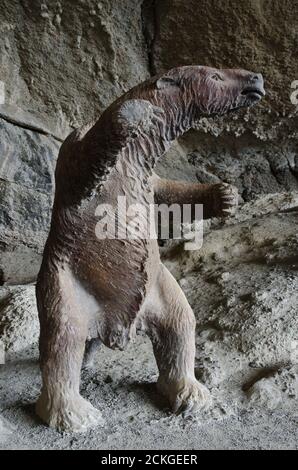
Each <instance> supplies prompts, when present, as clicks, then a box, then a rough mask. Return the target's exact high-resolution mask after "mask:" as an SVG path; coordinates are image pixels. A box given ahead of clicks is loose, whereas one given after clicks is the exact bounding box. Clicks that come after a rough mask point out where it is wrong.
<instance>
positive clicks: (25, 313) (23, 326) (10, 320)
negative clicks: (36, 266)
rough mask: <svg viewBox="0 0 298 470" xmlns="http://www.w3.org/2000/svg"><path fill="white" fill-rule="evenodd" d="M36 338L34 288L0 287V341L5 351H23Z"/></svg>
mask: <svg viewBox="0 0 298 470" xmlns="http://www.w3.org/2000/svg"><path fill="white" fill-rule="evenodd" d="M38 337H39V322H38V315H37V308H36V299H35V286H33V285H31V286H14V287H0V340H1V341H2V343H3V344H4V347H5V350H6V351H7V352H9V353H17V352H19V351H23V350H24V349H26V348H27V347H28V346H31V345H32V344H36V343H37V341H38Z"/></svg>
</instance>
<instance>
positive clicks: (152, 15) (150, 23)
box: [141, 0, 158, 75]
mask: <svg viewBox="0 0 298 470" xmlns="http://www.w3.org/2000/svg"><path fill="white" fill-rule="evenodd" d="M141 15H142V28H143V34H144V38H145V43H146V47H147V53H148V67H149V72H150V74H151V75H156V73H157V72H156V67H155V63H154V45H155V40H156V36H157V31H158V19H157V14H156V0H144V1H143V3H142V8H141Z"/></svg>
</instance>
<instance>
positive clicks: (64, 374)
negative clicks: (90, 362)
mask: <svg viewBox="0 0 298 470" xmlns="http://www.w3.org/2000/svg"><path fill="white" fill-rule="evenodd" d="M68 276H69V274H68V273H67V272H65V271H63V270H60V272H59V270H57V272H55V273H52V272H51V271H50V269H47V270H45V271H44V274H42V275H40V276H39V280H38V282H37V286H36V293H37V305H38V311H39V319H40V367H41V372H42V382H43V383H42V391H41V395H40V397H39V399H38V402H37V404H36V412H37V414H38V415H39V417H40V418H41V419H42V420H43V421H45V422H46V423H48V424H49V426H51V427H54V428H56V429H57V430H59V431H72V432H83V431H85V430H86V429H87V428H88V427H91V426H95V425H98V424H101V423H102V421H103V420H102V417H101V413H100V412H99V411H98V410H97V409H95V408H94V407H93V406H92V405H91V403H89V402H88V401H87V400H85V399H84V398H83V397H82V396H81V395H80V392H79V386H80V372H81V366H82V359H83V354H84V348H85V341H86V336H87V320H86V318H87V315H86V312H80V309H79V306H78V304H77V302H76V298H75V291H74V287H73V285H72V282H71V280H70V279H69V277H68Z"/></svg>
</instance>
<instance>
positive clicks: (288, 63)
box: [0, 0, 298, 283]
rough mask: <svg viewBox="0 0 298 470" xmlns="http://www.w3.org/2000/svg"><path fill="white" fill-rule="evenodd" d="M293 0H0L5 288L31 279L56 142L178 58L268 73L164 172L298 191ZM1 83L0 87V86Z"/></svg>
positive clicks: (182, 148)
mask: <svg viewBox="0 0 298 470" xmlns="http://www.w3.org/2000/svg"><path fill="white" fill-rule="evenodd" d="M297 14H298V2H297V1H294V2H293V1H289V0H285V1H283V2H280V1H278V0H270V1H266V0H249V1H244V0H241V1H239V0H237V1H236V0H232V1H229V2H227V1H223V0H216V1H215V0H211V1H210V0H201V1H200V2H197V1H196V0H189V1H188V2H185V1H184V0H158V1H156V0H143V1H141V0H121V2H112V1H111V0H102V1H95V0H76V1H73V0H63V1H57V0H3V1H2V3H1V7H0V20H1V21H0V29H1V35H0V65H1V66H0V81H1V82H2V84H4V85H1V83H0V85H1V88H0V90H3V92H4V96H2V95H3V93H0V118H1V122H0V135H1V139H0V194H1V200H0V207H1V214H0V254H1V258H0V283H1V282H2V283H3V282H6V283H20V282H28V281H30V280H32V279H34V277H35V275H36V271H37V269H38V265H39V262H40V253H41V251H42V247H43V243H44V239H45V236H46V233H47V230H48V224H49V220H50V212H51V204H52V193H53V168H54V165H55V160H56V158H57V153H58V148H59V145H60V141H61V140H63V138H65V136H66V135H67V134H68V132H69V131H70V130H71V129H72V128H73V127H77V126H79V125H81V124H82V123H84V122H86V121H89V120H91V119H93V118H94V117H96V116H99V115H100V113H101V112H102V111H103V109H105V108H106V107H107V106H108V105H109V103H111V102H112V101H113V100H114V99H115V98H116V97H117V96H119V95H121V94H122V93H123V92H124V91H126V90H127V89H129V88H131V87H132V86H133V85H135V84H136V83H138V82H140V81H142V80H144V79H146V78H147V77H148V76H150V74H154V73H156V72H160V71H163V70H166V69H168V68H171V67H173V66H177V65H184V64H191V63H196V64H208V65H214V66H216V67H242V68H247V69H251V70H256V71H258V72H259V71H261V72H262V73H263V74H264V77H265V81H266V88H267V91H268V95H267V97H266V99H265V100H264V101H263V102H262V104H261V105H260V106H258V107H257V108H254V109H253V110H251V111H245V112H241V113H239V114H237V115H235V116H231V118H228V119H227V118H225V119H216V120H205V119H203V120H202V122H201V123H200V125H199V126H198V129H197V130H196V131H192V132H190V133H189V134H188V135H186V136H185V137H184V138H183V139H181V141H180V142H179V143H177V145H176V146H175V147H174V148H173V149H172V150H171V151H170V152H169V154H168V155H167V157H166V158H165V159H164V160H163V161H162V162H161V163H160V165H159V167H158V171H159V172H160V174H161V175H163V174H166V175H171V176H172V177H173V178H179V179H188V180H193V181H196V180H198V181H202V182H209V181H210V182H211V181H219V180H224V181H227V182H231V183H233V184H236V185H237V186H238V188H239V190H240V193H241V195H242V198H243V199H244V200H250V199H253V198H254V197H255V196H257V195H260V194H262V193H268V192H278V191H282V190H284V189H286V190H295V189H298V180H297V172H298V157H297V128H298V126H297V122H298V117H297V107H295V106H294V105H293V104H292V103H291V101H290V95H291V93H292V92H293V90H292V89H291V83H292V81H293V80H295V79H298V76H296V75H297V72H296V71H297V70H298V58H297V55H296V54H295V50H296V49H297V45H298V33H297V28H296V17H297ZM3 86H4V89H3Z"/></svg>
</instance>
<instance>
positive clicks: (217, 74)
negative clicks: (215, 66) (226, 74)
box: [211, 73, 224, 82]
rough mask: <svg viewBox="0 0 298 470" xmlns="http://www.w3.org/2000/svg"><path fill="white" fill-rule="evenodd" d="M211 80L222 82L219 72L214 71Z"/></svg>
mask: <svg viewBox="0 0 298 470" xmlns="http://www.w3.org/2000/svg"><path fill="white" fill-rule="evenodd" d="M211 78H212V79H213V80H215V81H216V82H223V80H224V79H223V78H222V76H221V75H219V73H214V74H213V75H212V77H211Z"/></svg>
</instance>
